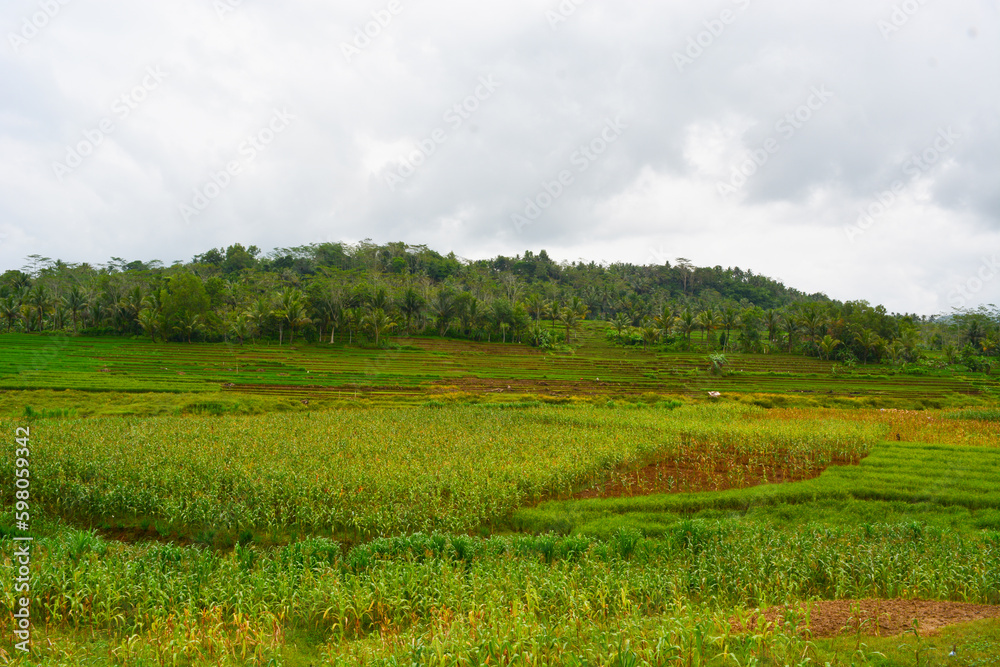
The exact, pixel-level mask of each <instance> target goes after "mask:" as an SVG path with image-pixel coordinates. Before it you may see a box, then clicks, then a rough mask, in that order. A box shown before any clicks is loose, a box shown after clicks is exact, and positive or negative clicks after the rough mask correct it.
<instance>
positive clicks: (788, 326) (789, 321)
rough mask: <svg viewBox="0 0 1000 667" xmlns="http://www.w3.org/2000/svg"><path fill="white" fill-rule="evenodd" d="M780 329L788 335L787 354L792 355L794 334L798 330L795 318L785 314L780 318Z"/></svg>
mask: <svg viewBox="0 0 1000 667" xmlns="http://www.w3.org/2000/svg"><path fill="white" fill-rule="evenodd" d="M781 328H782V329H784V330H785V333H786V334H787V335H788V354H791V353H792V346H793V345H794V344H795V334H796V333H797V332H798V330H799V323H798V322H797V318H796V317H795V316H794V315H792V314H791V313H786V314H784V315H782V317H781Z"/></svg>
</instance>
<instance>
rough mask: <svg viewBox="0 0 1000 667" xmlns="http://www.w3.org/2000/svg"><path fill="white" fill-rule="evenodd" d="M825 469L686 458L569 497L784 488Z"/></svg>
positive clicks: (785, 462) (853, 461) (786, 460)
mask: <svg viewBox="0 0 1000 667" xmlns="http://www.w3.org/2000/svg"><path fill="white" fill-rule="evenodd" d="M861 458H863V457H856V458H835V459H833V460H832V461H831V462H830V463H829V464H828V465H857V464H859V463H860V462H861ZM828 465H813V466H802V465H796V464H794V463H792V461H791V459H790V457H787V456H784V455H778V456H774V457H773V458H772V459H771V460H770V461H766V462H761V460H760V458H757V457H755V459H754V460H751V459H750V458H749V457H747V456H746V455H742V456H736V455H729V456H722V457H718V458H716V459H715V460H714V461H713V462H710V463H709V464H708V465H705V464H704V463H703V462H696V461H692V460H688V459H686V458H674V459H668V460H664V461H658V462H655V463H651V464H650V465H647V466H645V467H643V468H640V469H638V470H626V471H617V472H615V473H613V474H612V475H611V477H610V478H609V479H608V480H607V481H605V482H602V483H599V484H595V485H594V486H593V487H591V488H589V489H585V490H583V491H580V492H578V493H577V494H575V495H574V496H573V497H574V498H577V499H585V498H630V497H634V496H644V495H650V494H654V493H693V492H697V491H726V490H728V489H746V488H749V487H752V486H759V485H761V484H786V483H789V482H801V481H804V480H807V479H814V478H816V477H819V476H820V475H821V474H822V473H823V471H824V470H826V468H827V467H828Z"/></svg>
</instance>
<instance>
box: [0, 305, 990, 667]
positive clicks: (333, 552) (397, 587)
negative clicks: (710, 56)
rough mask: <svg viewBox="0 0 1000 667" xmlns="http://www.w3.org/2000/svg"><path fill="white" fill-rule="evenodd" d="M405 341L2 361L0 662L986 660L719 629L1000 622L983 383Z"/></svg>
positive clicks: (4, 350) (146, 346) (44, 348)
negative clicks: (388, 345)
mask: <svg viewBox="0 0 1000 667" xmlns="http://www.w3.org/2000/svg"><path fill="white" fill-rule="evenodd" d="M396 343H397V345H395V346H394V347H393V348H392V349H386V350H373V349H360V348H352V347H347V346H343V345H337V346H333V347H332V348H331V347H330V346H326V345H311V344H306V345H302V344H300V343H297V344H296V346H295V348H294V349H290V348H289V347H287V346H284V347H282V348H281V349H278V348H277V347H276V346H246V347H243V348H240V347H238V346H227V345H197V344H196V345H185V344H169V345H166V344H157V345H153V344H151V343H149V342H148V341H140V340H126V339H112V338H94V339H87V338H65V337H63V338H60V337H53V336H45V337H43V336H31V335H13V336H0V432H5V433H12V432H13V429H14V427H15V426H22V425H29V424H30V426H31V429H32V437H31V442H32V454H31V494H32V495H31V512H32V522H33V523H32V528H33V530H32V536H33V537H34V538H35V542H34V543H33V545H32V559H31V578H32V584H31V602H32V621H33V623H34V636H33V639H34V650H33V653H32V654H31V655H29V656H20V655H19V654H15V653H14V652H13V651H10V650H9V645H7V644H3V645H0V663H5V661H6V660H7V659H8V658H10V659H12V660H10V664H13V665H18V666H19V667H20V666H21V665H44V666H46V667H48V666H50V665H51V666H55V665H93V664H117V665H142V666H145V665H156V666H158V667H159V666H160V665H167V664H170V665H199V666H200V665H247V664H254V665H288V666H299V665H301V666H303V667H304V666H305V665H310V667H311V666H312V665H318V664H332V665H360V664H366V665H403V664H406V665H411V664H413V665H416V664H419V665H479V664H490V665H493V664H524V665H529V664H554V665H561V664H566V665H585V664H587V665H661V664H668V665H673V664H685V665H686V664H691V665H694V664H698V665H713V666H714V665H732V664H740V665H745V664H759V665H785V664H804V663H803V659H804V658H808V659H809V660H810V661H811V663H810V664H825V663H827V662H829V663H830V664H857V665H913V664H917V663H916V660H917V658H918V656H919V659H920V661H921V662H920V664H956V665H959V664H960V665H988V664H993V662H995V656H996V655H997V652H998V649H1000V622H997V621H984V622H979V623H975V624H971V625H966V626H961V627H957V628H947V629H945V630H943V631H942V632H941V634H940V635H937V636H935V637H918V636H916V635H912V634H911V635H906V636H904V637H895V638H882V639H875V638H867V637H855V636H853V635H852V636H848V637H842V638H838V639H814V640H809V639H807V638H804V637H802V636H800V635H798V634H796V633H795V632H794V631H793V630H792V628H791V627H790V626H789V627H770V628H766V629H764V630H762V631H760V632H757V633H754V634H744V635H739V634H734V633H733V632H732V628H731V626H730V623H729V621H730V619H731V618H732V617H733V616H734V615H740V616H743V617H746V616H747V615H748V614H751V613H753V610H754V609H756V608H758V607H762V606H767V605H771V604H781V603H790V602H795V601H805V600H812V599H845V598H852V597H854V598H860V597H883V598H885V597H904V598H922V599H935V600H954V601H969V602H977V603H992V604H1000V598H998V591H1000V579H998V577H1000V560H998V559H1000V485H998V483H997V482H998V480H1000V447H998V443H1000V420H998V419H997V409H996V402H997V383H996V380H995V379H994V378H991V377H987V376H983V375H975V374H966V373H963V372H960V371H956V370H954V369H952V370H932V371H927V372H924V371H923V370H921V371H920V374H919V375H913V374H910V373H909V372H908V371H907V370H906V369H890V368H885V367H871V368H865V367H859V368H858V369H855V370H853V371H851V370H848V369H844V368H842V367H838V366H836V365H833V364H829V363H826V362H821V361H817V360H815V359H807V358H803V357H792V356H787V355H766V356H764V355H758V356H749V355H738V354H731V355H727V356H728V357H729V360H730V372H729V373H728V374H727V375H726V376H725V377H720V378H713V377H710V376H708V374H707V372H706V368H707V360H706V357H705V354H704V353H692V354H673V353H670V354H665V353H659V352H654V351H650V352H648V353H644V352H642V351H641V350H637V349H622V348H615V347H612V346H610V345H608V344H607V341H606V340H604V337H603V333H602V327H601V326H600V325H598V324H597V323H588V324H587V326H586V327H585V329H584V331H583V332H582V334H581V336H580V338H579V340H578V343H579V345H580V346H579V347H578V348H576V349H575V350H572V351H569V352H561V353H555V354H551V353H544V352H541V351H538V350H533V349H530V348H526V347H523V346H518V345H509V344H508V345H503V344H496V343H494V344H480V343H465V342H461V341H454V340H443V339H437V338H431V337H428V338H414V339H407V340H403V341H396ZM237 369H238V370H237ZM598 378H599V379H598ZM708 391H721V392H722V393H723V396H722V398H720V399H719V400H717V401H711V402H710V401H708V399H707V392H708ZM900 408H908V409H900ZM845 456H846V457H848V458H850V457H855V456H866V457H865V458H864V459H863V461H862V462H861V464H860V465H857V466H833V467H827V468H826V469H825V472H823V474H822V475H820V476H818V477H816V478H814V479H809V480H807V481H801V482H794V483H788V484H781V485H778V484H769V485H763V486H756V487H752V488H743V489H734V490H729V491H713V492H700V493H684V494H661V495H640V496H637V497H622V498H607V499H590V500H571V498H572V496H573V494H574V493H576V492H578V491H580V490H583V489H588V488H600V487H602V486H603V485H604V484H605V483H607V482H609V480H615V479H629V475H630V474H631V473H633V472H635V471H637V470H639V469H641V468H642V467H643V466H646V465H647V464H650V463H655V462H658V461H662V460H664V459H666V460H668V461H673V462H676V463H683V465H684V466H687V467H689V468H693V469H698V470H701V471H702V472H704V473H705V475H706V476H707V477H708V479H709V480H710V481H711V482H712V483H715V484H723V483H726V484H728V482H730V481H733V479H732V478H731V475H733V474H736V473H738V472H739V470H740V469H739V467H738V466H736V467H733V466H730V465H729V464H732V463H733V461H734V460H735V459H736V458H738V457H742V458H744V459H745V460H746V461H747V464H746V465H747V466H750V467H754V468H755V469H757V470H759V471H762V472H763V473H764V474H766V475H768V476H769V477H772V478H773V475H774V474H776V472H777V471H779V470H782V469H786V468H793V469H796V470H800V471H808V470H810V469H813V470H818V469H821V468H823V467H825V466H826V465H827V464H829V463H830V462H832V461H834V460H837V459H838V458H842V457H845ZM13 465H14V464H13V462H12V460H11V458H10V457H9V456H7V457H0V481H3V480H7V479H10V478H11V475H12V473H13ZM720 471H721V472H720ZM734 471H735V472H734ZM727 475H729V477H727ZM9 489H10V485H0V494H3V495H2V496H0V497H2V500H3V504H2V505H0V606H2V607H3V608H13V607H14V606H15V605H14V596H15V592H14V590H13V586H12V584H11V582H13V581H14V579H15V574H14V572H15V571H14V568H15V559H14V558H13V557H12V556H13V550H14V548H15V546H14V544H13V542H12V540H10V537H11V536H12V535H14V534H16V533H15V531H14V530H13V527H12V522H13V514H12V512H13V503H12V502H11V496H10V491H9ZM546 499H550V500H547V501H546ZM92 528H98V529H100V530H101V532H96V531H94V530H90V529H92ZM11 623H12V619H11V617H10V615H9V614H0V635H4V636H8V637H10V636H12V631H13V627H12V625H11ZM953 648H954V649H955V650H956V652H957V655H956V656H955V657H953V658H952V657H948V655H947V654H948V652H950V651H951V650H952V649H953ZM991 661H992V662H991Z"/></svg>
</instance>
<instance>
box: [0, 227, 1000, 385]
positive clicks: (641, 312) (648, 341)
mask: <svg viewBox="0 0 1000 667" xmlns="http://www.w3.org/2000/svg"><path fill="white" fill-rule="evenodd" d="M29 259H31V264H30V265H29V266H27V267H25V270H24V271H19V270H12V271H7V272H5V273H4V274H3V275H2V276H0V327H2V330H3V331H7V332H10V331H15V330H17V331H24V332H32V331H45V330H49V331H51V330H64V331H84V332H87V333H91V334H95V333H96V334H100V333H107V334H119V335H124V334H131V335H148V336H149V337H150V338H151V339H152V340H154V341H156V340H157V339H161V340H162V339H169V340H176V341H188V342H190V341H195V340H209V341H219V340H223V339H226V340H232V341H236V342H239V343H243V342H244V341H246V340H251V339H257V338H259V337H265V338H268V339H276V340H278V341H279V342H280V343H283V342H285V341H286V340H287V341H288V342H294V340H295V339H296V337H298V338H302V337H304V338H306V339H308V340H311V341H326V340H329V342H330V343H334V342H336V341H337V340H341V341H344V342H348V343H356V342H359V341H360V342H364V343H365V344H374V345H376V346H377V345H380V344H383V343H384V342H385V340H386V339H387V337H388V336H391V335H400V334H406V335H413V334H416V333H422V332H430V333H436V334H438V335H441V336H454V337H462V338H470V339H475V340H500V341H504V342H506V341H518V342H523V343H530V344H532V345H536V346H540V347H552V346H555V345H558V344H560V343H563V344H569V343H570V342H571V340H572V336H573V334H574V332H575V331H576V330H577V329H578V327H579V324H580V322H581V321H583V320H585V319H600V320H605V321H607V322H609V323H610V326H609V335H610V336H611V337H612V338H613V339H614V341H615V342H617V343H621V344H624V345H643V346H646V347H648V346H650V345H653V346H664V347H666V348H667V349H690V348H692V347H696V346H698V347H708V348H713V349H721V350H722V351H726V350H736V349H738V350H741V351H745V352H767V351H769V350H784V351H788V352H802V353H806V354H810V355H813V356H816V357H820V358H824V359H838V360H841V361H844V362H847V363H857V362H860V363H867V362H871V361H891V362H893V363H897V364H901V363H912V362H915V361H918V360H919V359H920V358H921V356H922V355H923V353H924V351H925V350H931V349H933V350H939V351H941V352H942V353H943V354H944V355H945V356H946V357H947V358H948V361H949V362H951V363H957V362H961V363H963V364H964V365H966V366H968V367H969V369H970V370H985V371H989V368H990V365H991V360H990V357H996V356H998V355H1000V333H998V332H1000V312H998V311H996V310H994V311H992V312H991V311H988V310H985V309H983V310H980V311H977V312H965V313H958V314H955V315H953V316H950V317H948V318H945V319H943V320H934V319H933V318H931V320H927V319H926V318H922V317H919V316H917V315H896V314H890V313H888V312H887V311H886V310H885V308H883V307H881V306H874V307H873V306H871V305H870V304H868V303H867V302H864V301H852V302H847V303H841V302H837V301H832V300H830V299H828V298H826V297H825V296H824V295H822V294H813V295H806V294H803V293H801V292H799V291H797V290H795V289H792V288H789V287H786V286H785V285H783V284H782V283H780V282H778V281H775V280H772V279H770V278H767V277H765V276H762V275H757V274H754V273H753V272H752V271H745V270H742V269H740V268H739V267H736V268H726V269H723V268H722V267H721V266H716V267H695V266H693V265H692V264H691V262H690V261H688V260H686V259H684V258H678V259H677V260H676V262H675V263H674V264H671V263H670V262H665V263H664V264H663V265H653V266H637V265H633V264H622V263H616V264H611V265H609V266H603V265H598V264H595V263H594V262H591V263H589V264H588V263H585V262H583V261H579V262H576V263H567V262H564V263H556V262H554V261H553V260H552V259H551V258H550V257H549V256H548V255H547V253H546V252H545V251H544V250H543V251H541V252H539V253H538V254H534V253H533V252H530V251H528V252H525V253H524V255H523V256H521V255H518V256H516V257H512V258H511V257H503V256H498V257H496V258H494V259H490V260H475V261H468V260H462V259H459V258H457V257H455V255H454V254H449V255H447V256H442V255H441V254H439V253H437V252H435V251H433V250H430V249H428V248H427V247H426V246H412V245H406V244H404V243H389V244H386V245H376V244H373V243H369V242H363V243H360V244H358V245H356V246H351V245H346V244H342V243H321V244H312V245H308V246H301V247H296V248H279V249H276V250H274V251H273V252H271V253H269V254H267V255H262V253H261V252H260V250H259V249H258V248H256V247H254V246H251V247H249V248H244V247H243V246H242V245H240V244H234V245H231V246H229V247H228V248H225V249H212V250H209V251H208V252H205V253H203V254H201V255H197V256H196V257H194V259H193V261H192V262H189V263H186V264H185V263H182V262H175V263H174V264H172V265H171V266H169V267H166V266H164V265H162V263H160V262H158V261H152V262H141V261H132V262H128V261H126V260H123V259H121V258H112V260H111V261H110V262H108V263H107V264H106V265H104V266H102V267H99V268H98V267H93V266H90V265H87V264H80V265H74V264H67V263H64V262H62V261H58V260H57V261H52V260H50V259H48V258H43V257H39V256H32V257H31V258H29ZM544 320H549V321H551V322H552V325H553V326H552V327H543V326H540V323H541V322H542V321H544ZM695 334H697V337H695V336H694V335H695ZM994 363H995V362H994Z"/></svg>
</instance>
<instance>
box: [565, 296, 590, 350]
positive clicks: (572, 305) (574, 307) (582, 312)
mask: <svg viewBox="0 0 1000 667" xmlns="http://www.w3.org/2000/svg"><path fill="white" fill-rule="evenodd" d="M589 313H590V308H588V307H587V304H586V303H584V301H583V299H581V298H580V297H577V296H574V297H573V298H572V299H570V301H569V303H568V304H567V305H565V306H563V307H562V308H560V309H559V321H560V322H562V323H563V324H565V325H566V344H567V345H569V337H570V334H571V333H572V332H573V331H576V330H577V329H579V328H580V321H581V320H583V319H586V317H587V315H588V314H589Z"/></svg>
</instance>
